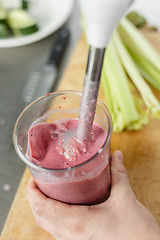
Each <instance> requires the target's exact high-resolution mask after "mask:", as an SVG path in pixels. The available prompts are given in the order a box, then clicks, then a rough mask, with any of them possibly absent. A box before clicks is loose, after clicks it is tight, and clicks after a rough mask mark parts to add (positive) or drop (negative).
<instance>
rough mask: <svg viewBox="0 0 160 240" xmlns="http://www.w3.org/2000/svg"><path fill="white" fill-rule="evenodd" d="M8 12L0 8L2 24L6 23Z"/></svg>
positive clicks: (0, 21)
mask: <svg viewBox="0 0 160 240" xmlns="http://www.w3.org/2000/svg"><path fill="white" fill-rule="evenodd" d="M6 18H7V12H6V10H5V9H4V8H3V7H1V6H0V23H6Z"/></svg>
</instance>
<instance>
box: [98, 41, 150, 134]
mask: <svg viewBox="0 0 160 240" xmlns="http://www.w3.org/2000/svg"><path fill="white" fill-rule="evenodd" d="M110 45H111V44H110ZM110 50H111V51H110ZM110 57H111V58H112V61H111V58H110ZM115 60H116V61H115ZM111 62H112V64H110V63H111ZM108 63H109V64H108ZM101 81H102V85H103V90H104V93H105V95H106V101H107V107H108V108H109V110H110V112H111V115H112V120H113V131H114V132H120V131H123V130H133V129H134V130H138V129H141V128H142V126H143V125H144V124H147V123H148V112H147V111H145V110H144V109H143V102H142V100H141V98H140V97H139V96H137V95H136V94H134V92H135V87H134V86H133V84H131V83H130V82H129V81H128V77H127V75H126V73H125V71H124V69H123V67H122V65H121V64H120V62H119V59H118V56H117V54H116V52H115V50H114V48H112V46H111V47H110V46H109V47H108V49H107V52H106V55H105V59H104V65H103V71H102V78H101ZM126 89H127V90H126ZM119 99H121V101H119ZM124 112H125V114H124Z"/></svg>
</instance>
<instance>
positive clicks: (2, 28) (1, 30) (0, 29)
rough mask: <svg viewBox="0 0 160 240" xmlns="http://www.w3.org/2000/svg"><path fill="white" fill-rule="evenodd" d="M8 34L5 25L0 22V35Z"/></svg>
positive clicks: (5, 35) (6, 35) (2, 36)
mask: <svg viewBox="0 0 160 240" xmlns="http://www.w3.org/2000/svg"><path fill="white" fill-rule="evenodd" d="M9 35H10V34H9V30H8V28H7V26H6V25H5V24H4V23H0V37H1V38H5V37H8V36H9Z"/></svg>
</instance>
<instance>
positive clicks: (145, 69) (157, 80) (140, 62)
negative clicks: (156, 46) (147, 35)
mask: <svg viewBox="0 0 160 240" xmlns="http://www.w3.org/2000/svg"><path fill="white" fill-rule="evenodd" d="M128 51H129V53H130V55H131V57H132V59H133V60H134V62H135V63H136V65H137V67H138V69H139V71H140V73H141V74H142V76H143V77H144V78H145V79H146V80H147V81H148V82H149V83H150V84H152V85H153V86H154V87H155V88H156V89H157V90H160V71H158V69H157V68H155V67H154V66H153V65H152V64H151V63H149V62H148V61H147V60H146V59H144V58H143V57H140V58H139V57H138V56H137V55H136V54H135V53H134V52H133V51H132V50H130V49H128Z"/></svg>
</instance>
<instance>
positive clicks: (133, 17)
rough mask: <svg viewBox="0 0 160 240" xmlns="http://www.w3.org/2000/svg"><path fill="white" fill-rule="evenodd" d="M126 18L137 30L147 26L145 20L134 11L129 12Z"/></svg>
mask: <svg viewBox="0 0 160 240" xmlns="http://www.w3.org/2000/svg"><path fill="white" fill-rule="evenodd" d="M126 18H127V19H128V20H129V21H130V22H132V23H133V24H134V25H135V26H136V27H137V28H142V27H144V26H145V25H146V24H147V22H146V19H145V18H144V17H143V16H142V15H140V14H139V13H138V12H136V11H131V12H129V13H128V14H127V16H126Z"/></svg>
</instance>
